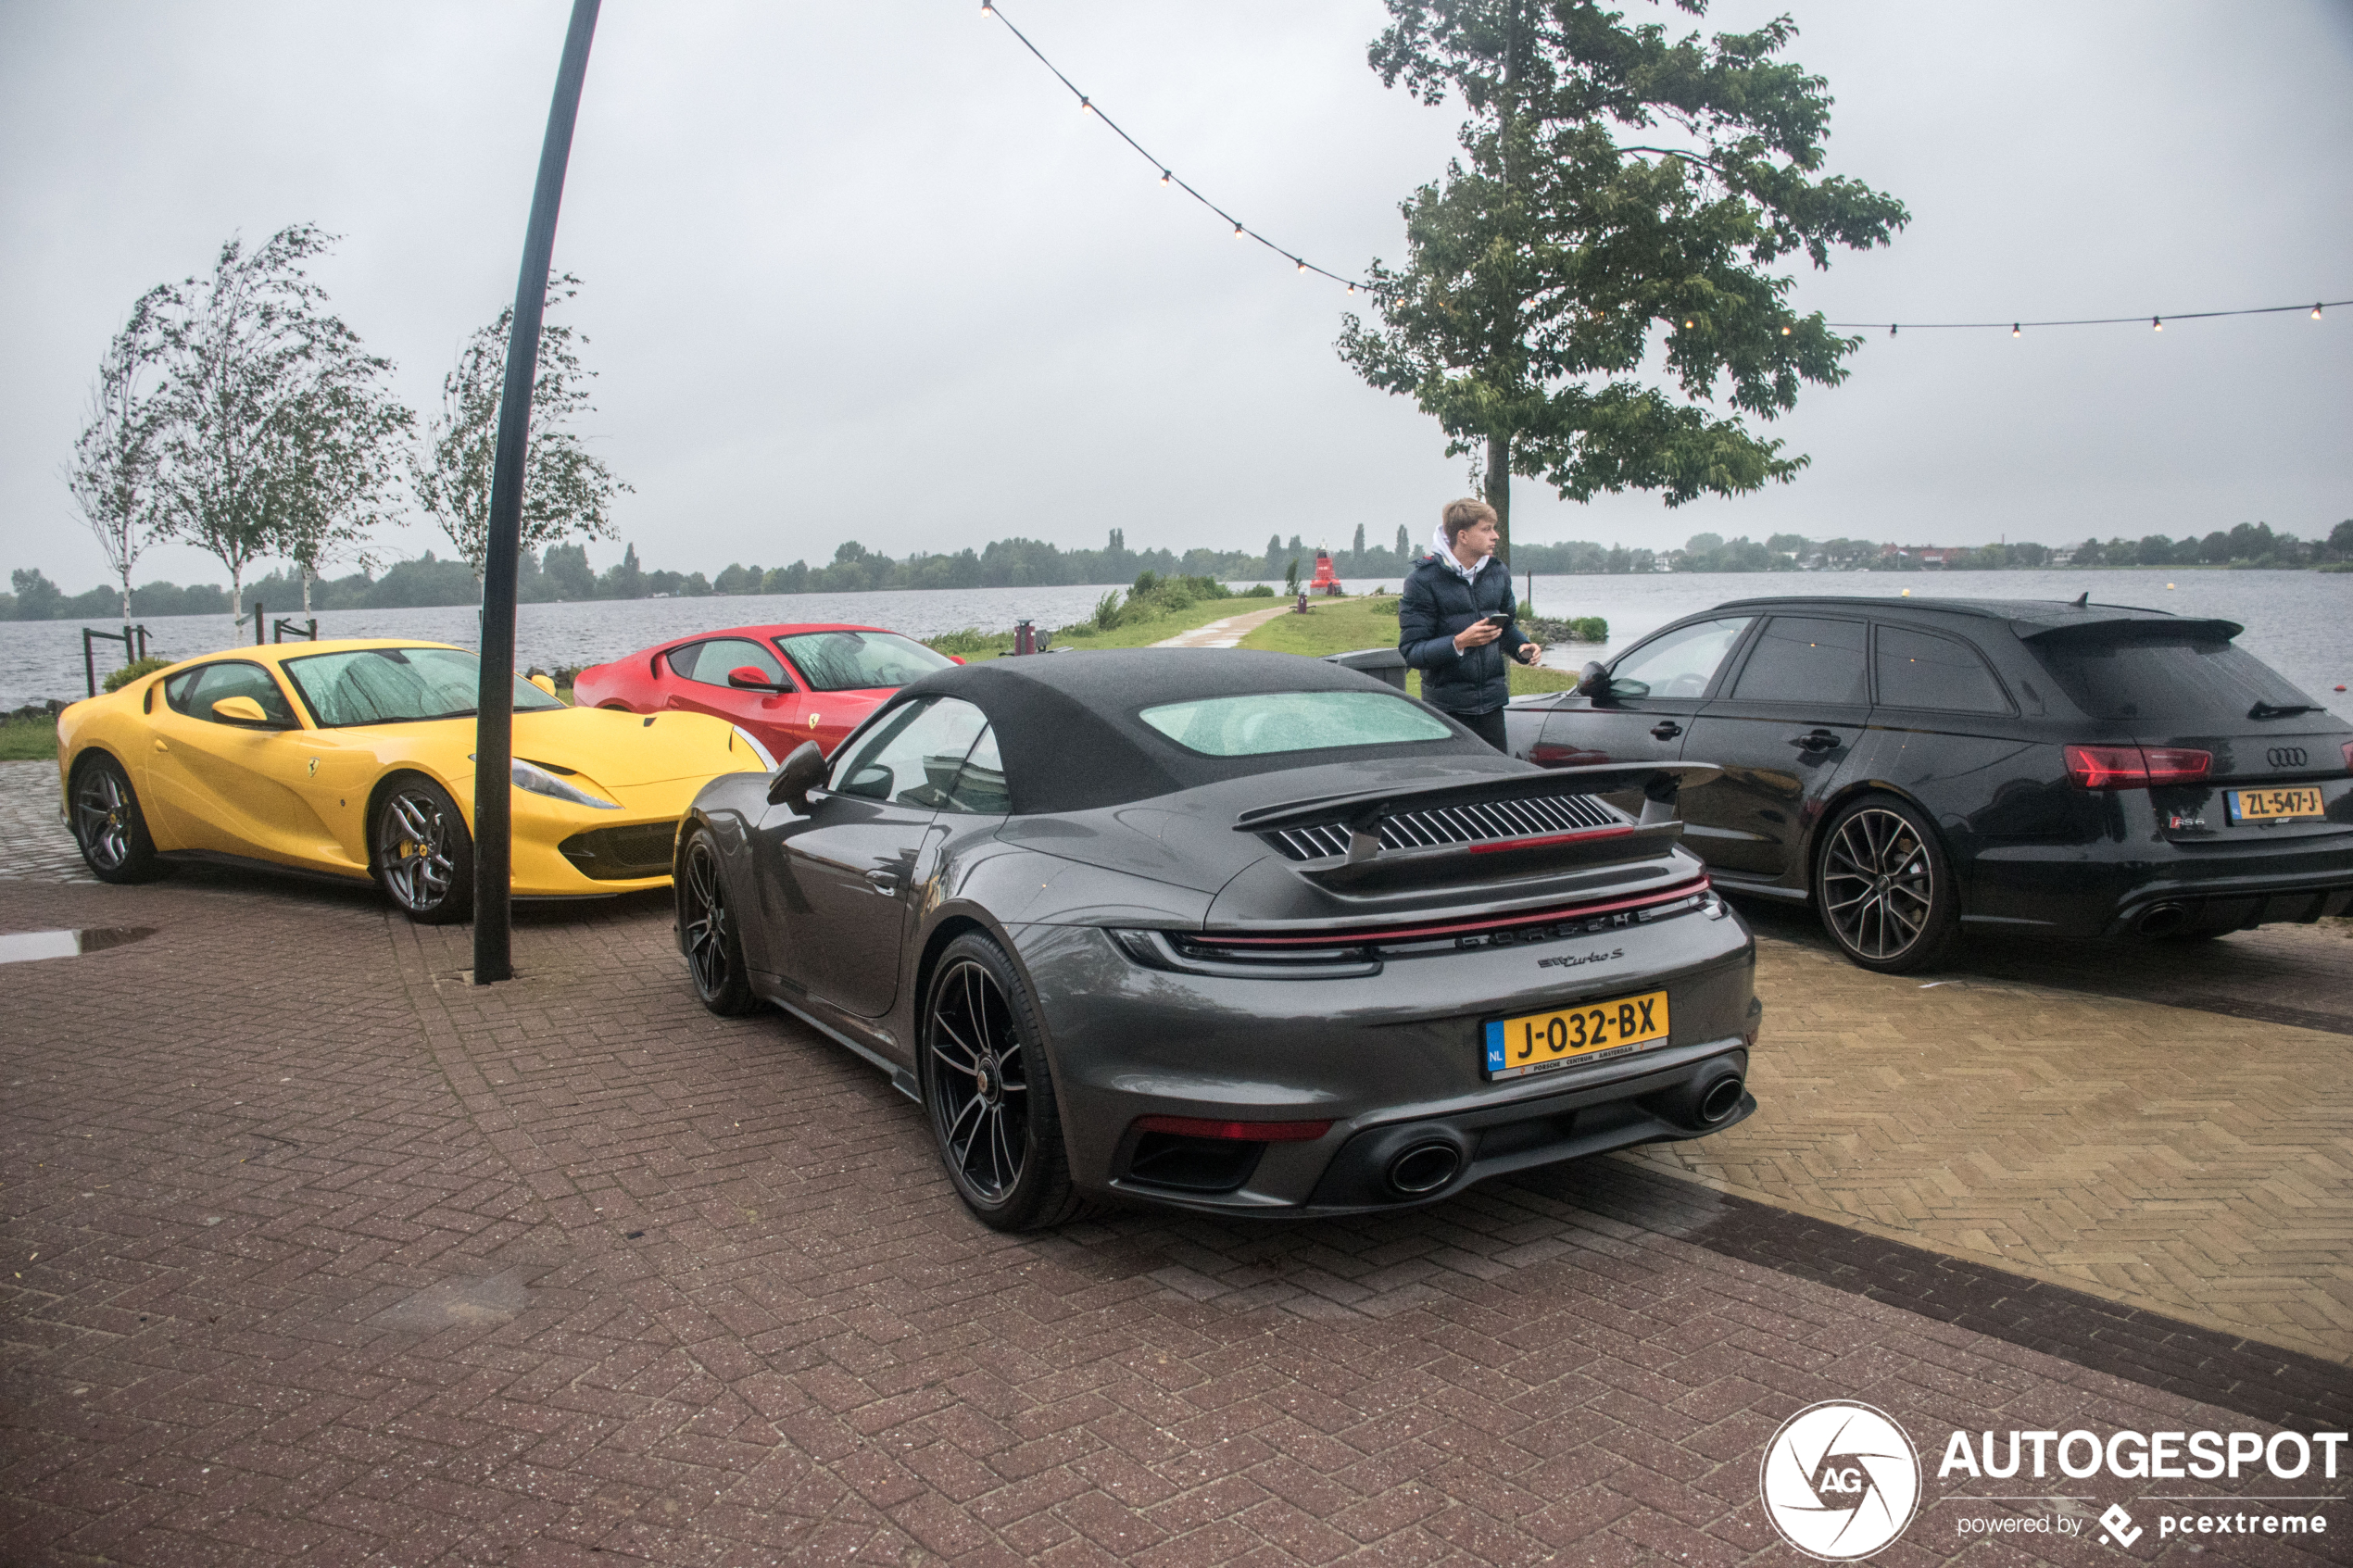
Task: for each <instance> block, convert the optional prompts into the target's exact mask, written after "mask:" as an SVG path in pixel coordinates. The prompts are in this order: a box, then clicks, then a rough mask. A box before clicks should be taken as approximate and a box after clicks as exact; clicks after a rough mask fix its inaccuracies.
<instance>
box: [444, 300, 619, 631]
mask: <svg viewBox="0 0 2353 1568" xmlns="http://www.w3.org/2000/svg"><path fill="white" fill-rule="evenodd" d="M579 292H580V280H579V279H578V278H575V277H573V275H572V274H571V273H569V272H561V273H558V274H557V275H556V276H554V277H552V278H550V279H548V280H547V307H548V308H549V310H551V311H552V310H553V308H554V307H556V305H557V304H559V303H560V302H561V301H563V300H568V299H570V298H572V297H573V295H577V294H578V293H579ZM514 317H515V312H514V307H512V306H509V307H507V308H506V309H504V310H501V311H500V312H498V319H497V320H495V321H492V322H491V323H490V324H489V325H488V326H486V327H484V328H482V329H481V330H480V331H478V332H475V333H474V334H473V336H472V337H470V338H468V339H467V340H466V342H465V345H464V346H463V347H462V348H460V349H459V351H458V363H457V365H456V366H455V368H453V369H452V370H450V372H449V373H448V375H447V376H445V377H444V378H442V383H441V412H440V413H439V414H438V415H437V416H435V418H434V421H433V425H432V428H431V429H430V430H429V431H428V432H427V439H426V445H425V449H424V451H423V452H422V453H420V454H418V455H416V456H415V457H413V458H411V459H410V462H409V487H410V488H411V489H412V490H414V491H415V492H416V495H417V504H418V505H419V506H421V507H422V508H424V509H425V510H426V511H427V512H428V513H430V514H431V515H432V517H433V520H434V521H435V522H437V523H439V524H441V531H442V532H443V533H447V534H448V535H449V542H450V543H451V544H453V545H455V546H457V547H458V553H459V555H461V556H463V557H464V558H465V559H466V564H467V565H469V566H471V567H472V568H473V570H474V576H475V577H476V578H477V579H478V578H480V577H481V576H482V570H483V563H484V558H486V557H487V556H488V554H489V552H490V468H491V461H492V459H493V458H494V457H495V456H496V455H497V448H498V401H499V398H500V397H501V395H503V394H504V393H505V391H506V384H507V339H508V338H509V337H510V335H512V332H513V330H514ZM587 341H588V340H587V339H586V338H585V337H582V336H580V335H579V334H578V332H576V330H575V329H574V328H573V327H572V326H571V325H570V324H568V323H566V322H561V321H552V320H551V321H548V322H547V324H546V325H544V326H542V327H541V329H540V333H539V366H538V373H537V376H536V379H535V380H534V381H533V383H532V388H531V432H530V435H529V437H528V439H527V444H526V445H525V447H524V459H523V482H522V541H521V542H522V548H524V549H527V550H545V549H547V547H548V546H552V545H560V544H562V543H563V542H564V541H566V540H569V539H610V538H613V537H615V534H614V533H613V526H612V501H613V497H614V496H615V495H618V494H620V493H622V492H623V491H627V490H629V489H630V488H631V487H630V486H629V485H627V484H624V483H622V482H621V481H620V480H618V479H615V478H614V477H613V474H612V470H610V468H608V467H606V466H605V462H604V459H603V458H598V456H597V455H596V454H594V453H593V452H590V451H589V450H588V448H587V446H586V445H585V443H584V442H583V441H582V440H581V437H580V434H579V433H578V432H576V431H574V430H572V429H570V428H569V425H570V421H571V420H573V419H575V418H577V417H579V416H580V415H583V414H586V413H591V412H593V411H594V410H595V407H596V406H595V405H594V404H593V403H591V402H590V401H589V391H588V383H589V382H590V381H592V380H593V379H595V376H596V372H595V371H593V370H589V369H587V368H586V367H585V365H583V364H582V363H581V358H580V348H581V347H582V346H583V345H585V344H586V343H587ZM635 596H636V595H635V594H627V595H623V597H626V598H634V597H635Z"/></svg>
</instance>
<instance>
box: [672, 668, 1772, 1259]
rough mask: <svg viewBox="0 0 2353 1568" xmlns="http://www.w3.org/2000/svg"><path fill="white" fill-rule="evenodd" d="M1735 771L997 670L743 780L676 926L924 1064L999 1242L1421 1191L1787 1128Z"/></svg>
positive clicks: (1381, 695)
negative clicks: (1728, 867) (1769, 1095)
mask: <svg viewBox="0 0 2353 1568" xmlns="http://www.w3.org/2000/svg"><path fill="white" fill-rule="evenodd" d="M1715 773H1716V770H1715V769H1713V768H1708V767H1705V766H1700V765H1685V764H1678V763H1675V762H1671V761H1670V762H1667V763H1664V764H1659V763H1644V764H1642V765H1641V766H1639V767H1636V768H1632V769H1628V768H1600V769H1590V770H1582V771H1579V770H1569V771H1547V770H1544V769H1540V768H1537V767H1534V766H1531V765H1530V764H1529V763H1527V762H1525V761H1516V760H1514V759H1510V758H1506V757H1504V756H1502V755H1501V754H1499V753H1497V752H1496V751H1494V750H1493V749H1492V748H1491V747H1490V746H1486V745H1484V744H1483V743H1482V742H1480V741H1479V740H1478V737H1477V736H1475V735H1473V734H1471V733H1470V732H1469V731H1467V730H1466V729H1464V728H1463V727H1462V726H1460V725H1458V724H1456V723H1454V722H1453V721H1450V720H1448V719H1447V718H1445V717H1444V716H1443V715H1441V714H1440V713H1438V712H1437V711H1435V710H1434V709H1428V708H1426V707H1424V706H1422V705H1421V704H1420V703H1418V702H1416V701H1413V700H1412V699H1410V698H1408V697H1406V696H1403V694H1401V693H1399V692H1397V691H1395V690H1393V689H1392V688H1390V687H1389V686H1387V685H1384V684H1381V683H1380V682H1379V681H1378V680H1375V679H1374V678H1372V677H1370V676H1367V675H1362V674H1358V673H1356V672H1355V671H1350V670H1343V669H1340V668H1338V667H1337V666H1335V665H1331V664H1327V663H1324V662H1321V661H1318V660H1315V659H1301V658H1296V657H1293V656H1290V655H1285V654H1262V653H1250V652H1241V651H1224V650H1218V651H1210V650H1199V651H1195V650H1186V649H1136V650H1129V651H1103V652H1097V653H1076V654H1072V655H1069V656H1067V657H1063V658H1054V657H1051V656H1050V657H1045V658H1030V659H997V660H995V661H992V662H990V663H987V664H979V665H973V666H969V667H965V668H961V669H955V670H946V671H939V672H938V673H937V674H934V675H929V676H926V677H925V678H924V679H923V680H920V681H917V682H915V683H913V684H911V685H909V686H907V687H905V688H904V689H903V690H901V691H900V693H898V694H897V696H895V697H894V698H893V699H892V700H891V701H890V702H889V703H888V704H887V705H886V706H885V707H883V708H881V709H877V710H876V711H875V714H874V715H873V716H872V717H870V718H869V719H867V720H866V721H865V722H864V723H863V724H862V725H861V726H860V727H859V728H858V729H857V730H856V731H854V732H853V733H852V734H850V735H849V736H848V737H847V738H846V739H845V740H844V741H843V742H842V744H841V745H840V746H839V747H838V748H837V750H836V751H835V752H834V753H833V760H832V761H831V762H830V763H828V762H827V761H825V760H824V759H822V758H820V756H819V755H818V752H817V748H816V747H815V746H802V747H801V748H800V749H799V751H797V752H795V753H794V754H793V755H792V756H791V757H789V758H787V759H786V761H785V762H784V764H783V765H782V766H781V767H779V768H778V769H777V770H776V771H774V773H773V774H769V775H761V774H756V773H747V774H740V775H736V776H733V777H723V778H720V779H715V780H713V781H712V782H711V784H710V786H709V787H707V788H706V789H704V790H703V791H702V793H701V795H700V796H699V797H698V798H697V799H696V801H695V803H694V807H693V809H692V810H691V811H690V812H689V813H688V815H687V817H686V821H685V822H684V823H682V824H681V829H680V834H679V840H678V849H677V861H676V872H677V898H678V927H679V943H680V947H681V948H682V950H683V951H684V953H685V955H686V967H687V970H688V972H689V974H690V976H691V977H692V980H693V984H694V986H695V988H696V991H697V992H698V995H699V996H700V997H702V999H703V1001H704V1003H705V1004H706V1005H707V1006H709V1007H710V1008H711V1009H712V1010H714V1011H718V1012H723V1013H736V1012H743V1011H748V1010H751V1009H753V1008H756V1007H758V1006H760V1005H761V1004H762V1003H773V1004H774V1005H776V1006H778V1007H780V1008H783V1009H784V1010H786V1011H788V1012H791V1013H793V1014H795V1015H796V1016H798V1017H799V1018H800V1019H802V1020H803V1021H805V1022H808V1023H810V1024H812V1025H813V1026H814V1027H815V1028H817V1029H818V1030H820V1031H821V1032H823V1033H824V1034H825V1035H829V1036H831V1037H832V1038H833V1039H834V1040H836V1041H837V1042H839V1043H840V1044H841V1045H843V1046H846V1047H849V1049H850V1050H852V1051H854V1052H856V1053H857V1054H858V1055H860V1056H862V1057H864V1058H866V1059H867V1060H870V1061H872V1062H873V1063H874V1064H875V1065H876V1066H878V1067H880V1068H881V1069H883V1070H884V1071H885V1072H887V1073H889V1074H890V1075H891V1077H892V1080H893V1081H894V1082H895V1083H896V1084H897V1085H898V1086H899V1087H900V1089H901V1090H903V1091H904V1092H905V1093H907V1094H908V1095H909V1096H911V1097H912V1098H915V1099H916V1100H918V1101H919V1102H920V1103H921V1104H922V1105H923V1106H924V1108H925V1111H926V1112H927V1120H928V1122H929V1123H930V1126H931V1130H932V1134H933V1136H934V1138H935V1139H936V1141H937V1145H938V1148H939V1152H940V1155H941V1158H942V1159H943V1160H945V1162H946V1165H947V1168H948V1173H949V1175H950V1178H951V1179H952V1180H953V1182H954V1185H955V1186H956V1189H957V1191H958V1192H959V1193H960V1194H961V1195H962V1196H963V1199H964V1201H965V1202H966V1203H967V1204H968V1205H970V1206H971V1208H972V1209H973V1210H974V1212H975V1213H976V1214H977V1215H978V1216H979V1217H980V1218H981V1219H982V1220H983V1221H984V1222H985V1223H988V1224H990V1225H993V1226H996V1227H998V1228H1000V1229H1019V1228H1026V1227H1031V1226H1036V1225H1041V1224H1051V1223H1055V1222H1056V1221H1058V1220H1060V1219H1062V1218H1063V1217H1065V1216H1067V1215H1068V1214H1069V1213H1071V1212H1073V1211H1074V1210H1075V1209H1076V1207H1078V1206H1079V1205H1081V1204H1083V1203H1084V1202H1085V1201H1087V1200H1088V1198H1089V1197H1107V1196H1119V1197H1125V1198H1136V1199H1143V1200H1149V1201H1152V1202H1156V1203H1161V1204H1168V1205H1175V1206H1177V1207H1181V1208H1187V1209H1192V1210H1205V1211H1211V1212H1217V1213H1225V1214H1267V1215H1298V1214H1331V1213H1346V1212H1352V1211H1361V1210H1378V1209H1387V1208H1395V1207H1400V1206H1403V1205H1407V1204H1413V1203H1421V1202H1427V1201H1429V1200H1431V1199H1433V1198H1441V1197H1443V1196H1445V1195H1446V1194H1449V1193H1453V1192H1456V1191H1459V1190H1460V1189H1461V1188H1463V1187H1464V1186H1465V1185H1467V1184H1469V1183H1471V1182H1475V1181H1478V1180H1479V1179H1480V1178H1482V1177H1485V1176H1490V1175H1493V1174H1497V1173H1503V1172H1507V1171H1516V1170H1520V1169H1524V1168H1527V1167H1529V1166H1535V1165H1541V1164H1545V1163H1549V1162H1551V1161H1554V1160H1568V1159H1573V1158H1576V1157H1578V1156H1580V1155H1587V1154H1594V1153H1598V1152H1600V1151H1602V1150H1604V1149H1612V1148H1625V1147H1627V1146H1629V1145H1631V1144H1639V1143H1648V1142H1654V1141H1658V1140H1663V1139H1674V1138H1692V1137H1698V1136H1701V1135H1704V1134H1706V1133H1709V1132H1712V1131H1715V1130H1717V1129H1718V1128H1722V1127H1727V1126H1730V1125H1731V1124H1732V1123H1735V1122H1738V1121H1740V1120H1741V1119H1743V1117H1745V1116H1747V1115H1748V1114H1749V1113H1750V1112H1751V1111H1753V1110H1755V1105H1756V1102H1755V1099H1754V1098H1751V1097H1750V1095H1749V1094H1748V1092H1747V1090H1746V1088H1745V1087H1744V1080H1745V1078H1746V1076H1747V1071H1748V1053H1749V1049H1750V1047H1751V1046H1752V1045H1753V1044H1754V1042H1755V1035H1756V1027H1757V1021H1758V1019H1759V1017H1760V1016H1761V1009H1760V1008H1759V1006H1758V1004H1757V1002H1756V1000H1755V985H1754V982H1755V942H1754V940H1753V939H1752V938H1751V936H1750V935H1749V933H1748V931H1747V930H1746V928H1745V927H1744V926H1743V923H1742V922H1741V920H1740V919H1739V917H1738V916H1737V915H1734V914H1733V913H1732V912H1731V911H1730V909H1728V908H1727V907H1726V906H1725V905H1724V904H1723V903H1722V902H1721V901H1719V900H1718V898H1717V897H1716V896H1715V894H1714V893H1713V892H1711V891H1710V889H1709V887H1708V881H1707V874H1706V872H1705V868H1703V867H1702V866H1701V865H1700V863H1699V861H1698V860H1697V859H1693V858H1692V855H1690V854H1689V853H1688V852H1687V851H1685V850H1684V849H1683V848H1682V847H1680V842H1679V840H1680V834H1681V832H1682V825H1681V823H1680V821H1678V820H1677V818H1676V814H1675V813H1676V809H1677V803H1678V800H1679V796H1680V794H1682V793H1686V792H1687V793H1688V794H1689V795H1691V796H1692V797H1698V796H1700V795H1704V794H1705V793H1706V788H1707V787H1713V785H1712V784H1706V781H1707V780H1709V779H1712V778H1713V777H1714V776H1715ZM1702 785H1705V787H1698V786H1702ZM1679 786H1680V788H1679ZM1623 789H1630V790H1632V791H1633V808H1634V809H1631V810H1621V809H1617V808H1616V807H1613V806H1611V805H1608V804H1606V803H1605V802H1604V801H1602V800H1601V799H1599V798H1598V797H1597V792H1600V791H1605V790H1623Z"/></svg>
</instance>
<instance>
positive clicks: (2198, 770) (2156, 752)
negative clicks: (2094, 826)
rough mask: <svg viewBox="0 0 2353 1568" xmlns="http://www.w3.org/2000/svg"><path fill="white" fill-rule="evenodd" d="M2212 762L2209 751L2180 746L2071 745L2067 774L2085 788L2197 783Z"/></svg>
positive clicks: (2144, 787)
mask: <svg viewBox="0 0 2353 1568" xmlns="http://www.w3.org/2000/svg"><path fill="white" fill-rule="evenodd" d="M2213 766H2214V754H2213V753H2212V752H2210V751H2194V750H2191V749H2190V748H2189V747H2187V746H2069V747H2068V748H2067V776H2068V777H2069V778H2070V779H2073V780H2074V781H2075V782H2076V783H2077V784H2082V786H2083V787H2084V788H2085V789H2147V788H2149V787H2151V786H2152V785H2156V784H2196V783H2197V782H2198V781H2199V780H2201V779H2203V778H2205V777H2206V775H2207V773H2208V771H2210V770H2211V769H2212V768H2213Z"/></svg>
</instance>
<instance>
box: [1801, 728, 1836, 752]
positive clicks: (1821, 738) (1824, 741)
mask: <svg viewBox="0 0 2353 1568" xmlns="http://www.w3.org/2000/svg"><path fill="white" fill-rule="evenodd" d="M1789 743H1790V745H1792V746H1795V747H1797V749H1798V750H1800V751H1816V752H1819V751H1836V750H1837V749H1838V748H1839V747H1840V746H1843V745H1844V744H1845V743H1844V742H1843V741H1841V740H1840V739H1839V738H1838V737H1837V736H1836V735H1834V734H1831V732H1830V731H1828V730H1816V731H1814V732H1812V733H1811V734H1803V735H1792V736H1790V737H1789Z"/></svg>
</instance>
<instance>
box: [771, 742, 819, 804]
mask: <svg viewBox="0 0 2353 1568" xmlns="http://www.w3.org/2000/svg"><path fill="white" fill-rule="evenodd" d="M824 776H825V754H824V752H822V751H820V750H818V749H817V743H816V742H815V741H813V740H805V741H802V742H801V743H800V744H799V746H794V747H793V749H792V755H791V756H789V757H787V758H786V759H785V760H784V764H783V766H781V767H779V768H778V769H777V770H776V772H775V776H774V778H771V779H770V780H769V781H768V804H769V805H771V806H789V807H791V808H792V809H793V810H794V811H795V812H796V813H797V814H798V815H800V816H803V817H805V816H807V815H809V792H810V791H811V790H812V789H814V788H816V787H817V781H818V780H819V779H822V778H824Z"/></svg>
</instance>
